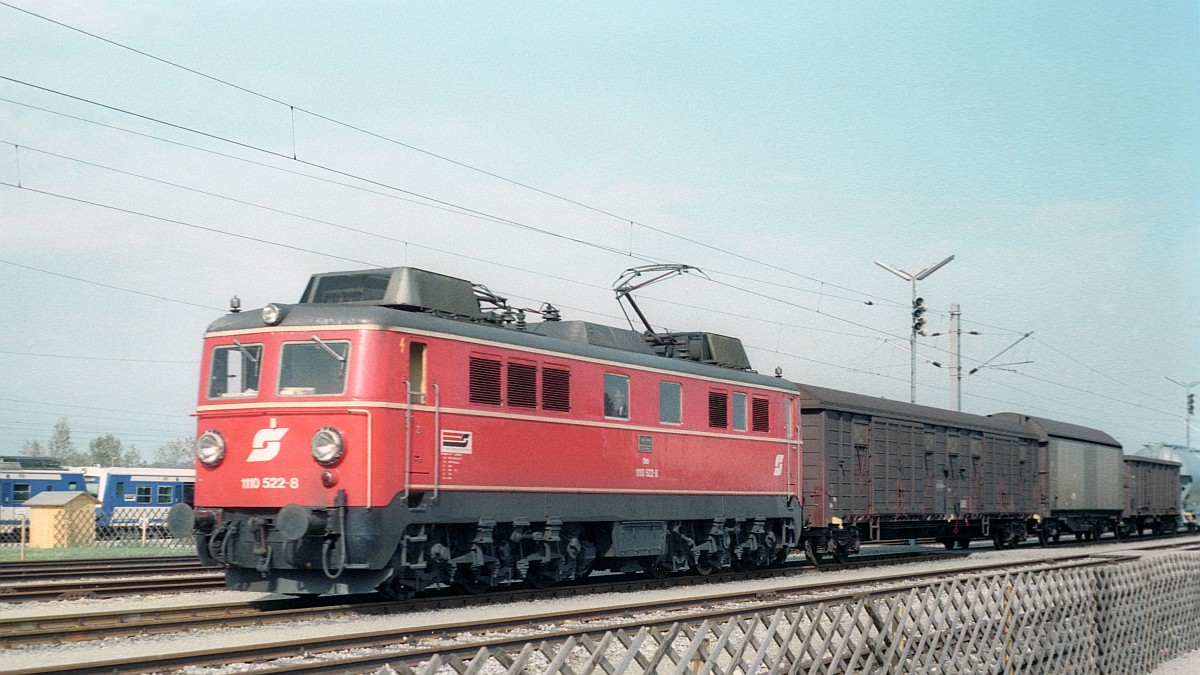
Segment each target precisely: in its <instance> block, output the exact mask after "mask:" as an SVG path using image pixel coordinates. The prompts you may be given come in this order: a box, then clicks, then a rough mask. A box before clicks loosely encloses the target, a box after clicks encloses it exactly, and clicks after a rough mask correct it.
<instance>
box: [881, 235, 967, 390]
mask: <svg viewBox="0 0 1200 675" xmlns="http://www.w3.org/2000/svg"><path fill="white" fill-rule="evenodd" d="M951 260H954V256H950V257H949V258H946V259H945V260H943V261H941V262H940V263H937V264H936V265H930V266H929V267H926V268H925V269H923V270H921V271H920V272H915V273H914V272H907V271H905V270H902V269H900V268H898V267H895V266H893V265H889V264H887V263H881V262H879V261H878V260H876V261H875V264H876V265H879V266H880V267H882V268H883V269H885V270H887V271H889V272H891V273H892V274H895V275H896V276H898V277H900V278H901V279H906V280H908V281H910V282H912V319H913V323H912V332H911V333H910V334H909V337H908V347H909V354H910V356H909V364H910V367H909V382H910V389H911V391H910V393H909V402H910V403H916V402H917V333H920V334H921V335H925V317H924V314H925V300H924V299H923V298H918V297H917V282H918V281H920V280H922V279H924V278H926V277H928V276H929V275H930V274H933V273H934V272H936V271H938V270H940V269H942V267H945V265H946V263H948V262H950V261H951Z"/></svg>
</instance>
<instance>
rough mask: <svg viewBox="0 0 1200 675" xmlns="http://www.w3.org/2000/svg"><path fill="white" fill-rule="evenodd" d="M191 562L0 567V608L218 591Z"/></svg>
mask: <svg viewBox="0 0 1200 675" xmlns="http://www.w3.org/2000/svg"><path fill="white" fill-rule="evenodd" d="M223 579H224V577H223V575H222V574H221V572H220V571H214V570H213V569H212V568H206V567H202V566H201V565H200V561H199V559H197V558H195V557H179V558H154V559H130V558H105V559H94V560H73V561H44V562H22V563H3V564H0V602H30V601H36V600H69V599H74V598H108V597H122V596H125V595H131V594H138V593H177V592H182V591H194V590H213V589H218V588H222V587H223V585H224V581H223Z"/></svg>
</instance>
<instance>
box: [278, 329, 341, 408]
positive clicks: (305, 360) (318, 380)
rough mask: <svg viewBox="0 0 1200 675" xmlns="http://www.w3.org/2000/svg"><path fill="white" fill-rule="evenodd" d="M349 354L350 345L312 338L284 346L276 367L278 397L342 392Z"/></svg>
mask: <svg viewBox="0 0 1200 675" xmlns="http://www.w3.org/2000/svg"><path fill="white" fill-rule="evenodd" d="M349 354H350V343H349V342H347V341H344V340H343V341H337V342H326V341H325V340H322V339H320V338H318V337H317V336H315V335H314V336H313V339H312V342H290V343H286V344H284V345H283V357H282V360H281V363H280V367H279V395H280V396H337V395H338V394H342V393H344V392H345V391H346V361H347V358H348V355H349Z"/></svg>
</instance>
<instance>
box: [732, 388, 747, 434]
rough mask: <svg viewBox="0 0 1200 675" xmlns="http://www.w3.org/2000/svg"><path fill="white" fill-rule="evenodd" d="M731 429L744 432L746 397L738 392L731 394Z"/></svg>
mask: <svg viewBox="0 0 1200 675" xmlns="http://www.w3.org/2000/svg"><path fill="white" fill-rule="evenodd" d="M733 428H734V430H736V431H745V430H746V395H745V394H743V393H742V392H740V391H735V392H733Z"/></svg>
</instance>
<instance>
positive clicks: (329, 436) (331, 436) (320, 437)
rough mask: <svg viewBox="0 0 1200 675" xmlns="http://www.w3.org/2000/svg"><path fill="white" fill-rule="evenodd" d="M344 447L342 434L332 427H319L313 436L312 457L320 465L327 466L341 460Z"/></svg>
mask: <svg viewBox="0 0 1200 675" xmlns="http://www.w3.org/2000/svg"><path fill="white" fill-rule="evenodd" d="M345 447H346V446H345V443H343V442H342V432H340V431H338V430H337V429H334V428H333V427H321V428H320V429H319V430H317V433H315V434H313V437H312V455H313V459H315V460H317V462H318V463H320V464H325V465H329V464H333V463H334V462H336V461H338V460H339V459H341V457H342V450H344V449H345Z"/></svg>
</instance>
